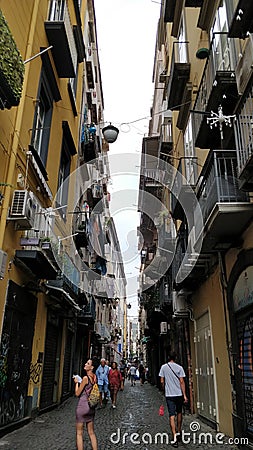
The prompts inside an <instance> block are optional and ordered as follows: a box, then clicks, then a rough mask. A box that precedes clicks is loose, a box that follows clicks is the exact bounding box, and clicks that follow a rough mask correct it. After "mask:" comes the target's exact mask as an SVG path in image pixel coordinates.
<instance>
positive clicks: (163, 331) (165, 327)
mask: <svg viewBox="0 0 253 450" xmlns="http://www.w3.org/2000/svg"><path fill="white" fill-rule="evenodd" d="M167 331H168V324H167V322H161V323H160V334H167Z"/></svg>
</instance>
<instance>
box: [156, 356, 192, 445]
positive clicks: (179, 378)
mask: <svg viewBox="0 0 253 450" xmlns="http://www.w3.org/2000/svg"><path fill="white" fill-rule="evenodd" d="M175 360H176V353H175V352H171V353H170V355H169V358H168V363H166V364H163V365H162V367H161V369H160V372H159V377H161V385H162V388H163V390H164V389H165V397H166V403H167V407H168V412H169V418H170V428H171V433H172V437H173V440H172V442H171V444H172V445H173V447H178V442H179V441H180V439H181V430H182V407H183V403H184V402H185V403H186V402H187V397H186V393H185V382H184V378H185V372H184V369H183V367H182V366H180V365H179V364H177V363H176V362H175ZM176 416H177V428H176V421H175V417H176Z"/></svg>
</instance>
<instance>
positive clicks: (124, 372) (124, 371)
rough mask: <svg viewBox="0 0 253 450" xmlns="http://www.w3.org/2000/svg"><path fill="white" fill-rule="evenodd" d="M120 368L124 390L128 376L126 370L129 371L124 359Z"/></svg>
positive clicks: (121, 387) (122, 388)
mask: <svg viewBox="0 0 253 450" xmlns="http://www.w3.org/2000/svg"><path fill="white" fill-rule="evenodd" d="M119 370H120V373H121V378H122V380H121V386H120V390H121V391H123V390H124V384H125V378H126V371H127V366H126V363H125V361H124V359H122V360H121V361H120V365H119Z"/></svg>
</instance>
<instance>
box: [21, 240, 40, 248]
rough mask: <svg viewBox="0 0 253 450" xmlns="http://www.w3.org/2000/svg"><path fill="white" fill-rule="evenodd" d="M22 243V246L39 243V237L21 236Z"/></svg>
mask: <svg viewBox="0 0 253 450" xmlns="http://www.w3.org/2000/svg"><path fill="white" fill-rule="evenodd" d="M20 245H21V246H22V247H25V246H26V245H39V238H20Z"/></svg>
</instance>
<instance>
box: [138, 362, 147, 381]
mask: <svg viewBox="0 0 253 450" xmlns="http://www.w3.org/2000/svg"><path fill="white" fill-rule="evenodd" d="M145 373H146V370H145V367H144V365H143V364H142V363H141V364H140V365H139V376H140V384H141V386H142V385H143V384H144V383H145Z"/></svg>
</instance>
